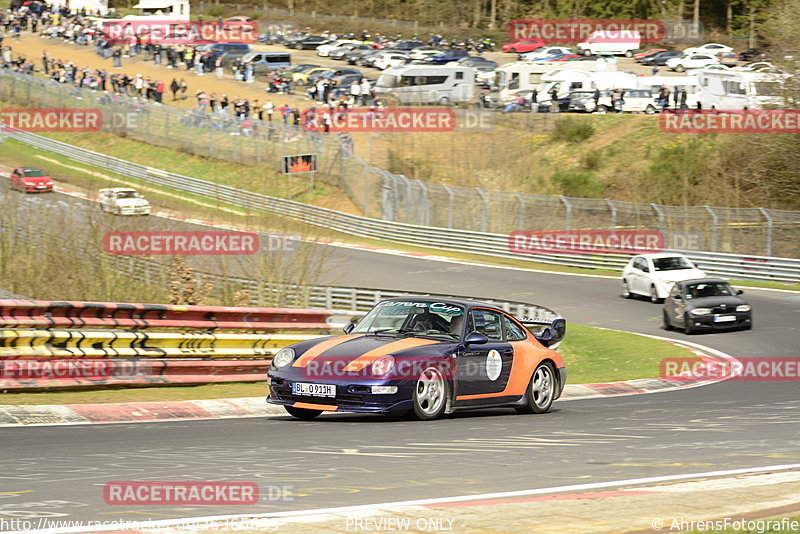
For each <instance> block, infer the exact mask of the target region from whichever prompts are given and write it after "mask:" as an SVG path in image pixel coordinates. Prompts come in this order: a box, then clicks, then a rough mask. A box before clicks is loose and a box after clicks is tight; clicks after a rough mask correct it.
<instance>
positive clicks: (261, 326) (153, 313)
mask: <svg viewBox="0 0 800 534" xmlns="http://www.w3.org/2000/svg"><path fill="white" fill-rule="evenodd" d="M358 315H359V314H357V313H348V312H335V311H331V310H299V309H279V308H244V307H226V306H172V305H163V304H117V303H111V302H69V301H65V302H50V301H36V300H0V327H5V328H126V329H144V328H192V329H199V330H215V329H237V330H259V331H264V330H266V331H275V330H327V329H330V328H339V327H342V326H344V325H345V324H347V322H349V320H350V319H351V318H352V317H356V316H358Z"/></svg>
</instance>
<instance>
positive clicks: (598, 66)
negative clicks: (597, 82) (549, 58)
mask: <svg viewBox="0 0 800 534" xmlns="http://www.w3.org/2000/svg"><path fill="white" fill-rule="evenodd" d="M570 70H581V71H590V72H615V71H616V70H617V63H616V61H608V60H607V59H604V58H601V59H598V60H596V61H560V62H558V63H529V62H525V61H516V62H514V63H508V64H506V65H502V66H500V67H498V68H497V70H495V77H494V80H493V82H492V84H491V90H492V93H491V99H492V101H494V102H498V103H501V104H503V103H507V102H509V101H511V100H513V99H514V97H515V96H516V95H517V93H518V92H520V91H530V90H532V89H537V90H538V89H539V86H540V85H541V83H542V76H543V75H545V74H548V73H551V72H555V71H570Z"/></svg>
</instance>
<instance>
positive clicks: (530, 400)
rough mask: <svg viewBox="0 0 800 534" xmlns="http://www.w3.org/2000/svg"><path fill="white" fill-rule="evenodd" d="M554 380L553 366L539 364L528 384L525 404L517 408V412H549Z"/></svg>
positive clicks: (554, 389) (553, 392)
mask: <svg viewBox="0 0 800 534" xmlns="http://www.w3.org/2000/svg"><path fill="white" fill-rule="evenodd" d="M556 380H557V379H556V373H555V371H554V370H553V365H552V364H550V363H549V362H542V363H540V364H539V365H538V366H537V367H536V370H535V371H534V372H533V376H531V381H530V384H528V392H527V402H526V403H525V405H524V406H520V407H519V408H517V412H519V413H545V412H546V411H547V410H549V409H550V406H551V405H552V404H553V398H554V397H555V391H556Z"/></svg>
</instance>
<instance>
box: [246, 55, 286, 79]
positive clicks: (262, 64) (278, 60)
mask: <svg viewBox="0 0 800 534" xmlns="http://www.w3.org/2000/svg"><path fill="white" fill-rule="evenodd" d="M242 63H245V64H248V63H252V64H253V72H254V73H255V74H263V73H266V72H271V71H273V70H277V69H285V68H288V67H291V66H292V56H291V54H289V53H288V52H250V53H249V54H245V55H243V56H242Z"/></svg>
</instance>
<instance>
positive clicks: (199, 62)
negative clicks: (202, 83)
mask: <svg viewBox="0 0 800 534" xmlns="http://www.w3.org/2000/svg"><path fill="white" fill-rule="evenodd" d="M194 65H195V67H197V68H196V71H197V75H198V76H203V74H204V73H203V56H202V55H200V56H199V57H196V58H195V62H194Z"/></svg>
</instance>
